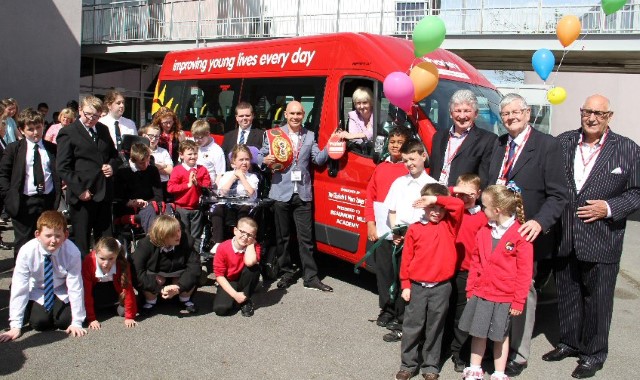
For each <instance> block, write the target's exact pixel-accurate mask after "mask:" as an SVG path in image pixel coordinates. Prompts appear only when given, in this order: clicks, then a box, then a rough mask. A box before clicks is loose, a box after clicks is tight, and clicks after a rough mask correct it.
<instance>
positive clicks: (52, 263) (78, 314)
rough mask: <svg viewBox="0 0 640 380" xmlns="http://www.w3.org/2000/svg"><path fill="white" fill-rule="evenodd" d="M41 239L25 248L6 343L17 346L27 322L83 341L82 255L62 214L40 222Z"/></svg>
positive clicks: (13, 283) (47, 214)
mask: <svg viewBox="0 0 640 380" xmlns="http://www.w3.org/2000/svg"><path fill="white" fill-rule="evenodd" d="M35 235H36V237H35V239H32V240H30V241H29V242H28V243H26V244H25V245H23V246H22V248H21V249H20V252H19V253H18V258H17V261H16V267H15V269H14V270H13V278H12V280H11V298H10V301H9V326H10V330H9V331H7V332H5V333H3V334H0V342H8V341H11V340H15V339H17V338H18V337H20V335H21V334H22V327H23V326H24V322H26V321H28V322H29V323H30V324H31V327H32V328H33V329H34V330H37V331H42V330H46V329H50V328H53V327H55V328H58V329H64V330H66V332H67V333H68V334H70V335H71V336H83V335H85V334H86V333H87V331H86V330H85V329H83V328H82V322H83V321H84V319H85V316H86V312H85V308H84V293H83V287H82V275H81V273H82V262H81V260H80V250H78V247H76V246H75V245H74V244H73V243H72V242H71V241H69V240H67V237H68V236H69V231H68V230H67V221H66V219H65V217H64V215H62V213H60V212H58V211H45V212H43V213H42V215H41V216H40V217H39V218H38V222H37V230H36V233H35Z"/></svg>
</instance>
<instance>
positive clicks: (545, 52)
mask: <svg viewBox="0 0 640 380" xmlns="http://www.w3.org/2000/svg"><path fill="white" fill-rule="evenodd" d="M531 64H532V65H533V69H534V70H535V71H536V73H537V74H538V75H539V76H540V78H542V80H547V78H549V74H551V72H552V71H553V66H554V65H555V64H556V57H554V56H553V53H552V52H551V50H549V49H539V50H538V51H536V52H535V53H533V57H531Z"/></svg>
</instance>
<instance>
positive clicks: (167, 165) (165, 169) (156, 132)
mask: <svg viewBox="0 0 640 380" xmlns="http://www.w3.org/2000/svg"><path fill="white" fill-rule="evenodd" d="M161 135H162V131H161V130H160V127H159V126H157V125H153V124H150V125H147V126H146V127H144V130H143V133H142V136H144V137H146V138H148V139H149V148H151V155H152V156H153V161H154V163H155V165H156V168H158V172H160V182H162V195H163V196H164V201H165V202H169V201H170V200H171V199H173V196H171V194H169V192H167V182H169V176H170V175H171V171H172V170H173V160H172V159H171V156H170V155H169V151H168V150H166V149H164V148H163V147H161V146H158V143H159V142H160V136H161Z"/></svg>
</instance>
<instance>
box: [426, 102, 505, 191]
mask: <svg viewBox="0 0 640 380" xmlns="http://www.w3.org/2000/svg"><path fill="white" fill-rule="evenodd" d="M449 112H450V113H451V119H452V120H453V126H452V127H451V128H449V129H446V130H439V131H438V132H436V134H435V135H434V136H433V140H432V145H431V157H430V161H431V176H432V177H433V178H435V179H437V180H438V182H440V183H441V184H443V185H445V186H454V185H455V184H456V180H457V179H458V177H459V176H460V175H461V174H469V173H474V174H478V175H479V176H480V180H481V181H482V188H485V187H486V186H487V173H488V171H489V162H490V160H491V152H492V151H493V143H494V141H495V140H496V138H497V136H496V135H495V134H493V133H491V132H489V131H485V130H484V129H481V128H478V127H476V125H475V120H476V119H477V118H478V99H477V98H476V96H475V95H474V93H473V92H472V91H470V90H458V91H456V92H455V93H454V94H453V95H452V96H451V100H450V101H449Z"/></svg>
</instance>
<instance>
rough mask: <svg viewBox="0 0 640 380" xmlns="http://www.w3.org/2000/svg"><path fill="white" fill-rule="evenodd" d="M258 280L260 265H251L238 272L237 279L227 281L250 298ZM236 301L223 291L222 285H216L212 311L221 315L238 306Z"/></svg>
mask: <svg viewBox="0 0 640 380" xmlns="http://www.w3.org/2000/svg"><path fill="white" fill-rule="evenodd" d="M259 281H260V265H257V264H256V265H254V266H252V267H244V269H243V270H242V272H241V273H240V278H238V281H229V284H230V285H231V287H232V288H234V289H235V290H236V291H239V292H242V293H244V295H245V296H247V298H251V296H252V295H253V292H254V291H255V290H256V287H257V286H258V282H259ZM238 306H239V305H238V303H237V302H236V301H235V300H234V299H233V297H231V296H230V295H229V293H227V292H225V291H224V289H222V287H220V286H218V291H217V293H216V298H215V299H214V300H213V312H214V313H216V315H219V316H223V315H227V314H229V312H230V311H231V310H233V308H234V307H238Z"/></svg>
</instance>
